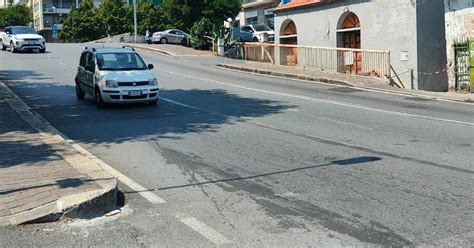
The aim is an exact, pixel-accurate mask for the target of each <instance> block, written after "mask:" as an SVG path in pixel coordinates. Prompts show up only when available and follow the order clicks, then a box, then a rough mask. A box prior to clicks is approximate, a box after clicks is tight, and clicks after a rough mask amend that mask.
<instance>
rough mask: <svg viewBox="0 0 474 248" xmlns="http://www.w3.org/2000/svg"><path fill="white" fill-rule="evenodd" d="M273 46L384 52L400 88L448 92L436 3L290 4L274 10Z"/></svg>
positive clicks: (330, 0)
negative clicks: (275, 44) (387, 53)
mask: <svg viewBox="0 0 474 248" xmlns="http://www.w3.org/2000/svg"><path fill="white" fill-rule="evenodd" d="M464 1H467V0H464ZM469 1H471V0H469ZM275 42H276V43H277V44H278V43H280V44H298V45H308V46H322V47H342V48H360V49H376V50H388V51H390V62H391V65H392V66H393V68H394V70H395V71H396V72H397V74H398V75H399V76H400V78H401V80H402V81H403V83H404V85H405V86H407V87H408V88H413V89H419V90H429V91H446V90H448V79H447V73H446V64H447V59H446V38H445V6H444V1H441V0H433V1H420V0H397V1H393V0H351V1H348V0H292V1H290V2H289V3H286V4H283V5H282V6H280V7H278V8H277V9H276V10H275ZM362 60H364V58H362Z"/></svg>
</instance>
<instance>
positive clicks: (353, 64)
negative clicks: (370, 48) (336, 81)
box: [337, 12, 362, 74]
mask: <svg viewBox="0 0 474 248" xmlns="http://www.w3.org/2000/svg"><path fill="white" fill-rule="evenodd" d="M337 36H338V41H337V46H338V47H343V48H352V49H360V48H361V24H360V20H359V17H358V16H357V15H356V14H354V13H353V12H347V13H344V14H343V15H342V16H341V18H340V19H339V23H338V29H337ZM343 58H344V69H343V70H344V71H345V72H346V73H352V74H358V73H360V72H361V70H362V53H360V52H344V55H343Z"/></svg>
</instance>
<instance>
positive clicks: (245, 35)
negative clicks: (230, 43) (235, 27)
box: [240, 28, 254, 42]
mask: <svg viewBox="0 0 474 248" xmlns="http://www.w3.org/2000/svg"><path fill="white" fill-rule="evenodd" d="M252 41H254V37H253V33H251V32H249V31H245V30H243V29H242V28H240V42H252Z"/></svg>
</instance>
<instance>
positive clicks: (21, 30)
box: [11, 27, 36, 34]
mask: <svg viewBox="0 0 474 248" xmlns="http://www.w3.org/2000/svg"><path fill="white" fill-rule="evenodd" d="M11 30H12V34H36V31H35V30H34V29H33V28H30V27H13V28H11Z"/></svg>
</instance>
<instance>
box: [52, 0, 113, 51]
mask: <svg viewBox="0 0 474 248" xmlns="http://www.w3.org/2000/svg"><path fill="white" fill-rule="evenodd" d="M61 23H62V24H63V28H62V30H61V31H60V32H59V38H60V39H62V40H64V41H66V42H87V41H91V40H97V39H100V38H102V37H104V36H105V30H106V29H105V26H104V25H103V24H102V22H101V21H100V20H99V18H98V15H97V9H96V8H95V7H94V2H93V0H85V1H83V2H82V3H81V4H80V5H79V8H75V7H72V8H71V12H70V13H69V14H68V15H67V17H66V18H63V19H62V20H61Z"/></svg>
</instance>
